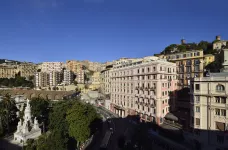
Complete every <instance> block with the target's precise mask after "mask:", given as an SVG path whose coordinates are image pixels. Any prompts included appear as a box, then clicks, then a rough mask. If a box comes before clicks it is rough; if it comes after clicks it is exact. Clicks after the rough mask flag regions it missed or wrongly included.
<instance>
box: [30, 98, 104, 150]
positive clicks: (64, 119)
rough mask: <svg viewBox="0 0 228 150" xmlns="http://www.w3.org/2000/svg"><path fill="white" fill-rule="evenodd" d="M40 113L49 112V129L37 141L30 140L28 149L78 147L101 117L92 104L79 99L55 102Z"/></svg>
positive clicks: (92, 131) (91, 132)
mask: <svg viewBox="0 0 228 150" xmlns="http://www.w3.org/2000/svg"><path fill="white" fill-rule="evenodd" d="M39 102H40V103H42V104H43V103H44V102H41V101H40V100H39ZM39 105H40V104H39ZM42 107H43V106H42ZM44 109H45V108H44ZM37 112H39V111H37ZM40 113H41V114H43V113H48V114H49V115H48V122H49V124H48V129H49V131H48V132H46V133H44V134H42V136H40V137H39V138H38V140H37V141H34V140H29V141H28V142H27V144H28V145H27V146H26V150H38V149H42V150H51V149H58V150H66V149H76V147H77V145H79V142H80V143H81V142H84V141H85V140H87V139H88V138H89V137H90V136H91V134H93V133H94V129H95V128H96V127H97V120H99V119H100V117H99V115H98V114H97V113H96V111H95V109H94V108H93V107H92V106H91V105H88V104H83V103H80V102H79V101H77V100H69V101H64V102H57V103H53V108H52V109H50V111H48V112H46V111H44V112H39V113H38V114H40Z"/></svg>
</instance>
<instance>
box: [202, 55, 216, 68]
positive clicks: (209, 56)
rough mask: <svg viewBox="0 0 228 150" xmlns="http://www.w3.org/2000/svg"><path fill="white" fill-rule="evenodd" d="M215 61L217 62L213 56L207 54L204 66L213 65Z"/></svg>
mask: <svg viewBox="0 0 228 150" xmlns="http://www.w3.org/2000/svg"><path fill="white" fill-rule="evenodd" d="M213 61H215V56H214V55H212V54H207V55H204V56H203V62H204V66H207V65H208V64H210V63H212V62H213Z"/></svg>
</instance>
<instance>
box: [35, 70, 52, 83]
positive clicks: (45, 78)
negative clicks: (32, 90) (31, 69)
mask: <svg viewBox="0 0 228 150" xmlns="http://www.w3.org/2000/svg"><path fill="white" fill-rule="evenodd" d="M35 80H36V87H47V86H49V81H50V79H49V73H47V72H37V73H36V74H35Z"/></svg>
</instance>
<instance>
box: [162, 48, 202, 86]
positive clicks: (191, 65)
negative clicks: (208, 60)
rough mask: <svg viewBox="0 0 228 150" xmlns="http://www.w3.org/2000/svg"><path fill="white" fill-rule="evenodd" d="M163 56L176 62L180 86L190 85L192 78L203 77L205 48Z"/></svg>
mask: <svg viewBox="0 0 228 150" xmlns="http://www.w3.org/2000/svg"><path fill="white" fill-rule="evenodd" d="M160 57H161V56H160ZM163 58H166V59H167V60H168V61H170V62H174V63H176V65H177V74H178V80H179V83H178V85H179V87H180V88H183V87H189V86H190V79H191V78H194V77H203V71H204V61H203V60H204V55H203V50H192V51H187V52H182V53H175V54H170V55H165V56H164V55H163Z"/></svg>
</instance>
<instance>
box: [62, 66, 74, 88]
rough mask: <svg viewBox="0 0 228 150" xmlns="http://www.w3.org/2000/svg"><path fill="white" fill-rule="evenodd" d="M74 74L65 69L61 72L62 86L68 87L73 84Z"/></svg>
mask: <svg viewBox="0 0 228 150" xmlns="http://www.w3.org/2000/svg"><path fill="white" fill-rule="evenodd" d="M73 77H74V73H73V72H72V71H70V70H67V69H65V70H64V71H63V84H65V85H70V84H72V83H73V80H74V79H73Z"/></svg>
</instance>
